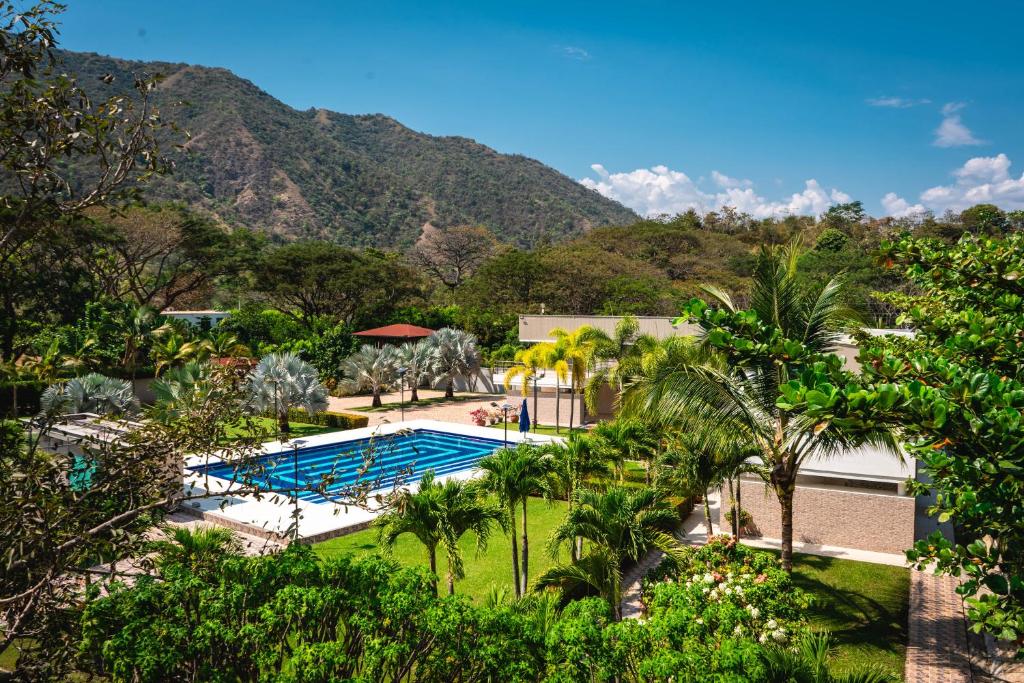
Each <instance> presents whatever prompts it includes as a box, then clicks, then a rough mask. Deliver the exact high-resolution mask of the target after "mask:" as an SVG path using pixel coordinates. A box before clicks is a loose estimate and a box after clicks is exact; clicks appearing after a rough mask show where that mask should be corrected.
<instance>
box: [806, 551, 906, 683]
mask: <svg viewBox="0 0 1024 683" xmlns="http://www.w3.org/2000/svg"><path fill="white" fill-rule="evenodd" d="M793 581H794V583H795V584H796V585H797V586H799V587H800V588H802V589H803V590H805V591H807V592H808V593H810V594H812V595H813V596H814V604H813V605H812V606H811V608H810V614H809V617H810V620H811V624H812V625H813V626H814V627H815V628H817V629H822V630H828V631H829V632H831V633H832V641H833V644H834V645H835V647H836V652H835V654H834V656H833V658H832V666H833V669H834V670H835V671H837V672H845V671H849V670H851V669H853V668H856V667H865V666H872V665H879V666H882V667H884V668H885V669H886V670H887V671H889V672H890V673H892V674H893V675H895V676H899V678H900V680H902V677H903V665H904V659H905V657H906V647H907V610H908V607H909V604H910V570H909V569H907V568H905V567H890V566H888V565H880V564H871V563H868V562H855V561H852V560H840V559H837V558H834V557H819V556H817V555H803V554H799V553H797V554H796V555H795V556H794V567H793Z"/></svg>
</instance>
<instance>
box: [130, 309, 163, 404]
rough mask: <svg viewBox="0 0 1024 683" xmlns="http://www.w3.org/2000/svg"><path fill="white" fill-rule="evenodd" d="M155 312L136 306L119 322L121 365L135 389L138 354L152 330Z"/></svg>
mask: <svg viewBox="0 0 1024 683" xmlns="http://www.w3.org/2000/svg"><path fill="white" fill-rule="evenodd" d="M155 319H156V311H155V310H153V309H152V308H150V307H149V306H137V307H134V308H132V309H131V310H130V311H129V312H127V313H126V315H125V316H124V318H123V319H122V320H121V335H122V338H123V339H124V354H123V355H122V357H121V364H122V365H123V366H124V367H125V368H127V369H128V371H129V373H130V375H131V380H132V387H133V390H134V387H135V373H136V371H137V370H138V367H139V352H140V351H141V350H142V347H143V346H144V345H145V344H146V341H147V340H148V339H149V337H150V334H151V332H152V330H153V321H154V320H155Z"/></svg>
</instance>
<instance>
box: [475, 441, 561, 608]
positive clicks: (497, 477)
mask: <svg viewBox="0 0 1024 683" xmlns="http://www.w3.org/2000/svg"><path fill="white" fill-rule="evenodd" d="M478 466H479V467H480V469H481V470H483V472H484V475H483V477H482V478H481V480H480V485H481V486H482V487H483V488H484V490H485V491H488V492H490V493H493V494H494V495H495V496H497V498H498V503H499V504H500V505H501V506H502V507H503V508H504V509H505V511H506V514H507V515H508V525H509V531H510V534H511V536H512V581H513V585H514V586H515V590H516V597H521V596H522V595H524V594H525V593H526V586H527V583H528V581H527V577H528V576H529V539H528V534H527V528H526V509H527V501H528V500H529V497H530V496H531V495H533V494H535V493H537V492H539V491H543V490H544V489H545V488H546V487H547V477H548V473H549V471H550V467H551V464H550V460H549V459H548V458H546V457H545V456H544V454H543V452H542V451H541V450H539V449H537V448H536V447H534V446H530V445H528V444H519V445H518V446H516V447H515V448H502V449H500V450H498V451H497V452H495V453H494V454H493V455H489V456H487V457H486V458H483V459H482V460H480V462H479V464H478ZM517 506H521V507H522V511H523V523H522V530H523V539H522V552H521V553H520V551H519V549H518V548H517V547H516V534H515V529H516V507H517ZM520 555H521V556H522V570H521V571H520V566H519V557H520Z"/></svg>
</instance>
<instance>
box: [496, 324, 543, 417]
mask: <svg viewBox="0 0 1024 683" xmlns="http://www.w3.org/2000/svg"><path fill="white" fill-rule="evenodd" d="M547 359H548V354H547V352H546V351H545V349H544V347H543V346H542V345H541V344H537V345H535V346H531V347H530V348H528V349H520V350H518V351H516V355H515V362H516V363H518V365H513V366H512V367H510V368H509V369H508V370H507V371H506V372H505V391H508V390H509V389H511V388H512V383H513V382H514V381H516V379H519V381H520V382H521V389H522V392H523V396H526V395H527V394H528V393H529V389H530V383H531V382H532V383H533V431H535V432H536V431H537V380H538V379H540V378H541V377H543V376H544V368H545V366H546V364H547Z"/></svg>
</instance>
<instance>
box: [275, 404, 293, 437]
mask: <svg viewBox="0 0 1024 683" xmlns="http://www.w3.org/2000/svg"><path fill="white" fill-rule="evenodd" d="M277 429H278V431H279V432H281V433H282V434H288V433H289V432H291V431H292V426H291V425H290V424H288V410H287V409H285V410H278V411H277Z"/></svg>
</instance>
